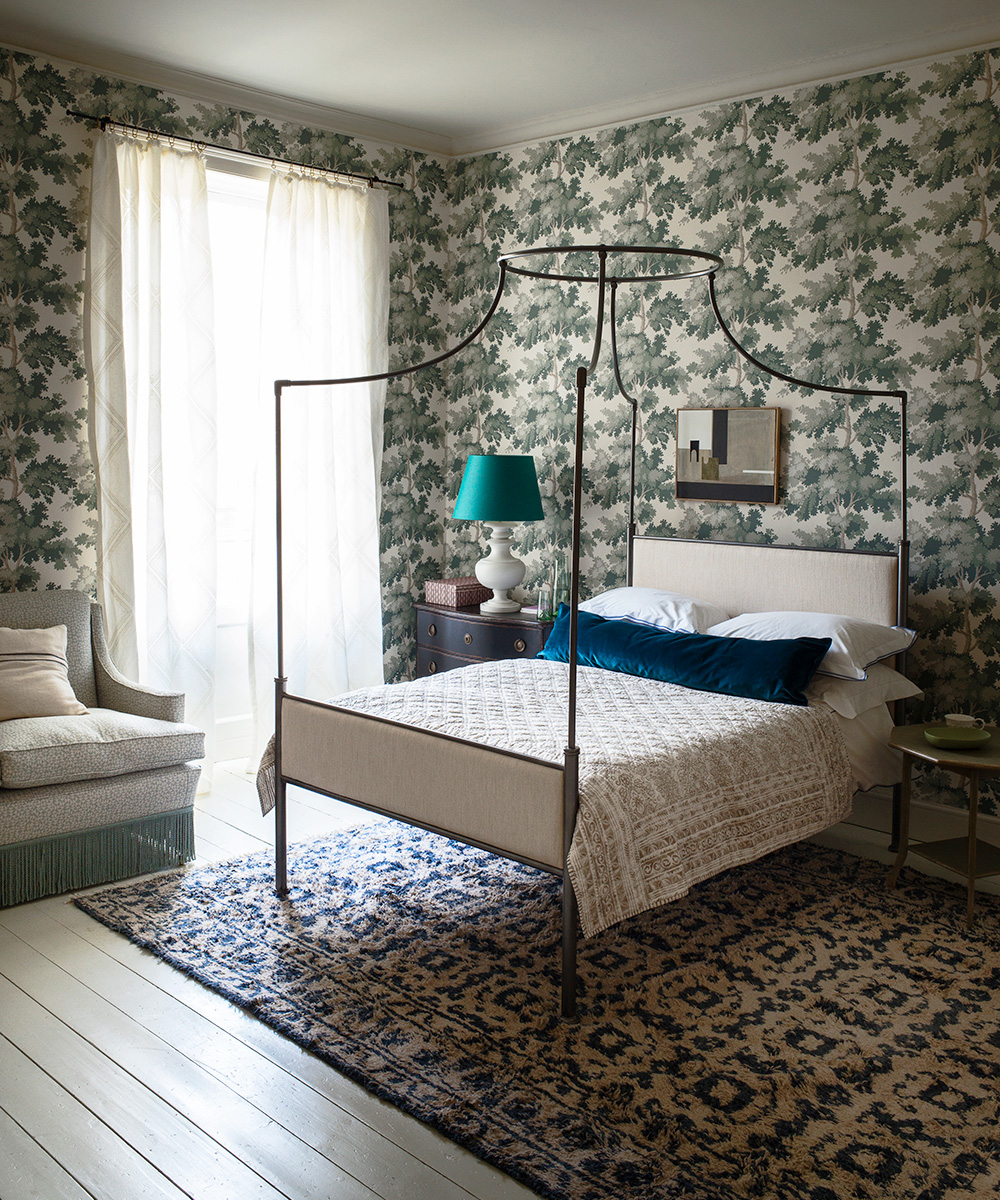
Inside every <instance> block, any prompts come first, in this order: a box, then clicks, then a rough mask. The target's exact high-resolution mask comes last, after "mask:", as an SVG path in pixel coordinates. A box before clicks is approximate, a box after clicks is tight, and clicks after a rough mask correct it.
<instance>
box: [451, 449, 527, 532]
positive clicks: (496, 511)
mask: <svg viewBox="0 0 1000 1200" xmlns="http://www.w3.org/2000/svg"><path fill="white" fill-rule="evenodd" d="M452 516H453V517H454V518H455V519H456V520H458V521H485V522H487V524H491V525H514V524H518V523H520V522H521V521H540V520H541V519H542V517H543V516H544V514H543V512H542V498H541V496H540V495H539V493H538V477H537V476H536V474H535V460H534V459H533V458H532V457H531V455H530V454H470V455H469V460H468V462H467V463H466V464H465V474H464V475H463V476H462V486H461V487H460V488H459V489H458V499H457V500H456V501H455V511H454V512H453V513H452Z"/></svg>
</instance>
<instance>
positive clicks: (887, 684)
mask: <svg viewBox="0 0 1000 1200" xmlns="http://www.w3.org/2000/svg"><path fill="white" fill-rule="evenodd" d="M922 695H923V692H922V691H921V690H920V688H918V687H917V685H916V684H915V683H913V682H912V680H909V679H907V678H906V676H905V675H901V674H900V673H899V671H894V670H893V669H892V667H887V666H884V665H883V664H882V663H875V664H874V665H873V666H870V667H869V668H868V678H867V679H835V678H834V677H833V676H832V675H818V674H817V675H814V676H813V677H812V679H811V680H810V682H809V686H808V687H807V688H806V699H807V700H808V701H809V702H810V703H812V702H813V701H814V700H822V701H823V703H824V704H828V705H829V706H830V708H832V709H833V711H834V712H835V713H839V714H840V716H842V717H847V718H849V719H850V718H853V717H859V716H861V714H862V713H865V712H868V711H869V710H870V709H872V708H877V707H878V705H880V704H891V703H892V702H893V701H894V700H907V699H909V698H910V697H911V696H922Z"/></svg>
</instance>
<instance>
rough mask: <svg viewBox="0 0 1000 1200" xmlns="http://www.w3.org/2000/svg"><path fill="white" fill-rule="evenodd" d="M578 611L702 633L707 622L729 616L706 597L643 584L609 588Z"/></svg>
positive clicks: (684, 631) (587, 601)
mask: <svg viewBox="0 0 1000 1200" xmlns="http://www.w3.org/2000/svg"><path fill="white" fill-rule="evenodd" d="M580 611H581V612H589V613H593V614H594V615H595V616H598V617H608V618H610V619H620V620H626V621H634V622H635V623H636V624H637V625H652V626H653V627H654V628H656V629H674V630H678V631H680V632H683V633H705V632H706V630H707V629H708V627H709V625H714V624H716V622H718V621H725V620H726V619H727V618H728V617H729V613H727V612H726V610H725V609H724V608H719V607H718V606H717V605H715V604H709V603H707V601H705V600H693V599H692V598H691V597H690V596H682V595H680V594H678V593H677V592H665V591H663V590H662V589H661V588H645V587H620V588H612V589H611V591H610V592H602V593H601V594H600V595H599V596H594V597H592V598H591V599H590V600H584V601H583V603H582V604H581V605H580Z"/></svg>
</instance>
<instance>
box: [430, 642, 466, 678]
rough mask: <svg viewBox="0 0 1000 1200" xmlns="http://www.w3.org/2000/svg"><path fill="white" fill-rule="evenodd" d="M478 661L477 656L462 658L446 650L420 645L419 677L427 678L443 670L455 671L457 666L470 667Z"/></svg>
mask: <svg viewBox="0 0 1000 1200" xmlns="http://www.w3.org/2000/svg"><path fill="white" fill-rule="evenodd" d="M478 661H479V660H478V659H475V658H462V657H461V656H460V655H458V654H449V653H448V652H447V651H445V650H436V649H434V647H432V646H418V647H417V678H418V679H426V677H427V676H428V675H440V673H441V672H442V671H453V670H454V669H455V667H468V666H470V665H471V664H472V663H475V662H478Z"/></svg>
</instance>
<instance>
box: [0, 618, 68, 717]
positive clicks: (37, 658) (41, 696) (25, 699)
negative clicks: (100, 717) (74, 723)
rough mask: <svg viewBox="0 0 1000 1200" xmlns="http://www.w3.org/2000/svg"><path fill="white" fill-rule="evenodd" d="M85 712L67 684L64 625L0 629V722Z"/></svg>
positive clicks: (65, 715)
mask: <svg viewBox="0 0 1000 1200" xmlns="http://www.w3.org/2000/svg"><path fill="white" fill-rule="evenodd" d="M86 711H87V709H85V708H84V706H83V705H82V704H81V703H80V701H79V700H77V698H76V695H75V693H74V691H73V688H72V686H71V684H70V682H69V664H68V662H67V661H66V626H65V625H52V626H50V627H49V628H48V629H0V721H16V720H19V719H20V718H22V717H79V716H83V714H84V713H86Z"/></svg>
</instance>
